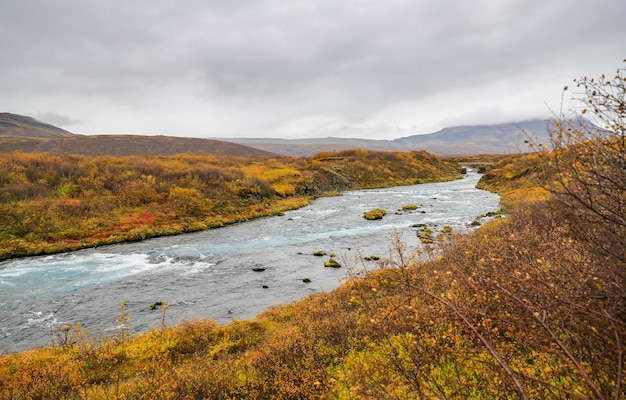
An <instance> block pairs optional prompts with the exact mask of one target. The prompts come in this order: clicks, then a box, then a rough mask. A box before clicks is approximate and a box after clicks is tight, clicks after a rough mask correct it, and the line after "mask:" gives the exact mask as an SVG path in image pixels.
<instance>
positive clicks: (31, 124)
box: [0, 113, 73, 138]
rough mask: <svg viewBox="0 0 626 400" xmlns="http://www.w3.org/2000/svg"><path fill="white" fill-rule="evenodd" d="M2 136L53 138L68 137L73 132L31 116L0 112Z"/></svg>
mask: <svg viewBox="0 0 626 400" xmlns="http://www.w3.org/2000/svg"><path fill="white" fill-rule="evenodd" d="M2 136H19V137H38V138H55V137H69V136H73V134H72V133H70V132H68V131H65V130H63V129H61V128H57V127H56V126H52V125H50V124H46V123H44V122H40V121H37V120H36V119H34V118H31V117H25V116H22V115H17V114H10V113H0V137H2Z"/></svg>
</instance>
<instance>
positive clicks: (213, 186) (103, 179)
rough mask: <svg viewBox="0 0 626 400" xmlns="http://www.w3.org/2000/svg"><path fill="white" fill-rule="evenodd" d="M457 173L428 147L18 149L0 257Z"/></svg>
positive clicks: (8, 169) (11, 164) (1, 211)
mask: <svg viewBox="0 0 626 400" xmlns="http://www.w3.org/2000/svg"><path fill="white" fill-rule="evenodd" d="M372 165H376V166H378V167H377V168H376V169H374V168H373V167H372ZM458 176H459V175H458V173H457V171H456V167H455V165H454V164H452V163H448V162H443V161H442V160H441V159H439V158H438V157H436V156H432V155H430V154H427V153H424V152H413V153H385V152H369V151H365V150H353V151H343V152H338V153H324V154H320V155H317V156H315V157H312V158H298V157H293V158H291V157H227V156H209V155H184V154H183V155H177V156H143V157H139V156H132V157H112V156H102V157H88V156H79V155H72V156H55V155H50V154H46V153H19V152H15V153H12V154H9V155H0V259H3V258H9V257H17V256H24V255H36V254H46V253H54V252H60V251H68V250H76V249H79V248H84V247H92V246H97V245H103V244H110V243H117V242H122V241H128V240H141V239H146V238H150V237H155V236H162V235H171V234H177V233H183V232H190V231H197V230H202V229H209V228H215V227H219V226H223V225H226V224H231V223H235V222H240V221H246V220H249V219H251V218H256V217H259V216H266V215H281V214H282V213H283V212H284V211H286V210H289V209H294V208H298V207H302V206H303V205H306V204H308V202H309V201H310V200H311V199H312V198H314V197H317V196H322V195H326V194H328V193H331V194H332V193H337V192H339V191H341V190H346V189H358V188H373V187H381V186H389V185H405V184H416V183H422V182H430V181H440V180H450V179H454V178H457V177H458Z"/></svg>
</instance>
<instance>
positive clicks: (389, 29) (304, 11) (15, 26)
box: [0, 0, 626, 135]
mask: <svg viewBox="0 0 626 400" xmlns="http://www.w3.org/2000/svg"><path fill="white" fill-rule="evenodd" d="M12 3H13V4H8V2H4V3H3V4H1V5H0V46H2V48H3V49H6V51H3V52H2V53H0V91H1V92H2V93H3V96H2V98H1V99H0V109H1V108H4V109H10V108H13V109H20V110H23V109H24V108H25V107H27V106H28V105H29V104H31V105H37V109H39V110H50V111H49V112H53V113H56V114H59V115H68V116H70V119H72V120H85V121H87V120H93V121H100V122H98V123H96V122H94V124H96V125H94V126H92V127H91V128H90V129H92V130H100V131H108V128H107V126H106V125H105V124H104V123H103V122H102V121H106V120H107V119H108V120H111V119H114V118H116V117H117V118H118V119H119V121H118V122H117V123H118V124H121V123H122V122H123V121H121V119H122V118H123V119H128V125H129V126H131V127H134V126H141V121H146V122H145V125H149V124H150V122H149V121H150V120H151V118H154V115H155V113H159V114H163V111H164V110H168V113H169V114H170V117H168V118H171V121H172V122H171V126H177V124H176V123H174V120H175V119H176V118H177V115H178V116H179V117H178V118H180V117H181V116H182V115H185V118H187V120H188V122H189V126H194V123H195V126H196V128H189V129H188V130H186V132H188V134H190V135H191V134H197V132H200V131H202V132H207V131H220V132H224V131H229V130H232V129H237V130H240V131H241V130H245V131H247V132H252V133H254V132H256V133H257V134H259V133H263V134H268V133H271V131H272V130H278V128H279V127H281V126H300V123H301V122H302V121H329V120H331V121H339V122H338V123H336V124H335V123H333V124H331V125H332V126H337V127H338V128H337V130H338V132H339V131H342V132H347V131H350V129H351V127H352V128H353V130H354V131H359V132H371V131H372V130H376V129H387V128H384V127H389V128H388V129H387V130H388V132H390V134H392V133H393V132H394V128H393V127H394V126H396V125H398V124H399V123H397V122H396V121H392V120H388V121H374V120H373V118H374V117H373V116H374V115H379V116H380V115H383V114H385V112H383V111H384V110H386V109H389V108H393V107H396V109H397V108H398V107H399V105H402V104H419V105H428V104H429V103H434V102H435V101H434V100H432V101H431V99H435V98H440V97H441V96H451V97H454V96H460V94H461V93H465V95H466V96H470V97H474V96H477V97H480V96H482V98H481V99H480V102H479V103H481V104H482V105H481V107H482V109H489V108H490V106H489V104H488V103H489V101H490V99H489V98H488V97H489V96H495V91H494V90H495V89H487V88H494V87H507V88H509V87H510V88H511V93H509V95H508V98H507V97H502V98H493V99H492V100H491V101H492V102H493V104H494V106H498V107H500V106H502V107H503V108H502V110H503V111H502V113H503V116H502V117H503V118H506V115H507V113H506V110H505V109H506V108H508V109H512V108H515V107H523V105H522V104H516V103H515V102H514V100H515V97H516V96H517V95H518V94H519V93H522V92H527V91H529V90H531V89H532V90H533V91H537V92H539V91H540V90H541V88H542V87H545V86H546V85H545V82H550V81H553V80H555V79H559V80H561V82H559V83H558V85H557V87H561V86H562V85H563V84H564V83H566V82H569V81H571V79H573V78H576V77H578V76H579V75H580V74H591V75H597V74H600V73H603V72H604V73H611V72H612V71H613V70H614V69H615V68H617V67H618V66H619V62H620V61H621V60H622V59H623V58H624V57H625V56H626V52H625V51H624V50H626V49H625V48H624V47H625V46H624V45H623V43H624V40H623V39H624V38H625V37H626V28H625V27H624V25H623V23H622V21H623V19H624V17H625V16H626V4H624V3H623V2H622V1H621V0H606V1H603V2H601V3H593V4H592V3H591V2H586V1H576V2H571V1H566V0H555V1H551V2H546V1H539V0H530V1H529V0H524V1H522V0H518V1H508V2H493V1H487V0H477V1H473V2H466V1H461V0H443V1H420V2H415V1H408V0H406V1H405V0H390V1H386V2H380V1H370V0H361V1H356V0H353V1H348V0H347V1H331V0H316V1H313V0H311V1H293V2H282V1H277V0H259V1H227V2H224V1H194V0H183V1H179V2H168V1H158V0H151V1H148V0H143V1H132V2H122V1H107V2H83V1H77V0H74V1H72V0H60V1H55V2H49V1H44V0H25V1H20V2H12ZM620 52H621V54H620ZM489 90H491V92H490V91H489ZM544 90H546V94H545V95H544V96H543V98H537V99H536V101H537V102H542V101H545V100H546V98H548V97H552V96H556V97H558V96H559V93H551V92H550V93H548V92H547V90H548V89H547V88H545V89H544ZM550 90H552V89H550ZM500 91H501V90H499V92H500ZM498 95H499V96H500V95H501V93H498ZM537 96H540V95H537ZM533 101H534V100H533ZM450 103H451V108H450V109H447V110H441V111H440V113H441V114H440V115H432V114H434V113H433V112H429V114H431V115H421V116H420V115H419V114H420V110H415V111H414V113H415V114H416V115H415V116H413V117H411V116H407V117H406V118H403V119H405V120H410V119H411V118H413V119H414V120H418V119H420V118H421V119H423V120H430V124H431V125H433V124H436V120H435V118H437V120H439V121H441V120H444V119H447V120H450V119H455V118H456V117H455V115H456V116H458V117H459V118H460V116H462V115H466V114H468V110H459V109H458V107H459V106H458V104H459V103H458V101H457V100H455V101H451V102H450ZM483 103H484V104H483ZM507 104H509V105H508V106H507ZM534 107H535V106H533V109H535V108H534ZM119 110H124V113H123V116H122V114H119ZM180 110H187V111H186V112H185V113H183V112H182V111H180ZM190 110H210V111H207V112H206V113H199V114H198V115H197V116H195V117H194V116H193V115H192V116H191V117H190V112H191V111H190ZM8 111H10V110H8ZM33 112H35V111H33ZM115 112H118V114H117V115H115V114H114V113H115ZM87 113H89V114H91V115H83V114H87ZM160 118H166V117H165V116H163V115H161V116H160ZM131 120H132V121H131ZM192 120H195V122H193V123H192ZM290 121H300V122H298V123H295V122H294V123H293V124H292V123H290ZM485 122H489V121H485ZM163 123H164V122H163V120H161V125H163ZM310 123H311V124H312V125H310V126H308V127H307V128H304V127H303V128H300V129H301V132H300V133H301V134H302V133H303V132H314V131H315V129H316V126H315V123H314V122H310ZM116 126H119V125H116ZM179 126H180V124H179ZM379 127H382V128H379ZM148 128H149V127H148ZM405 128H406V123H403V127H401V128H398V129H405ZM320 129H324V132H326V131H327V130H328V129H327V124H326V125H320ZM234 133H236V132H234ZM339 133H340V132H339ZM180 134H185V132H180Z"/></svg>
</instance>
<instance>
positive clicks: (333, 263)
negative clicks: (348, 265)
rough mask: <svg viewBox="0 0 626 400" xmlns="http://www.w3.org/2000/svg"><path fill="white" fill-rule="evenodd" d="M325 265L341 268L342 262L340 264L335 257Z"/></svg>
mask: <svg viewBox="0 0 626 400" xmlns="http://www.w3.org/2000/svg"><path fill="white" fill-rule="evenodd" d="M324 266H325V267H328V268H341V264H339V263H338V262H337V261H336V260H335V259H334V258H331V259H329V260H328V261H326V262H325V263H324Z"/></svg>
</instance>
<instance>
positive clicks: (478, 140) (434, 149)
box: [393, 119, 548, 155]
mask: <svg viewBox="0 0 626 400" xmlns="http://www.w3.org/2000/svg"><path fill="white" fill-rule="evenodd" d="M547 128H548V122H547V121H545V120H538V119H534V120H527V121H521V122H512V123H506V124H496V125H469V126H457V127H452V128H445V129H442V130H440V131H438V132H435V133H430V134H426V135H413V136H408V137H404V138H400V139H396V140H394V141H393V143H394V144H397V145H399V146H402V147H407V148H412V149H423V150H427V151H429V152H431V153H435V154H445V155H467V154H507V153H519V152H527V151H529V150H530V149H529V147H528V146H527V145H526V144H525V143H524V141H525V140H528V139H531V140H533V141H534V142H539V143H545V142H547V141H548V131H547Z"/></svg>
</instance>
